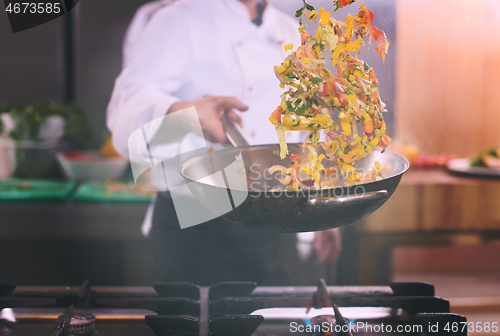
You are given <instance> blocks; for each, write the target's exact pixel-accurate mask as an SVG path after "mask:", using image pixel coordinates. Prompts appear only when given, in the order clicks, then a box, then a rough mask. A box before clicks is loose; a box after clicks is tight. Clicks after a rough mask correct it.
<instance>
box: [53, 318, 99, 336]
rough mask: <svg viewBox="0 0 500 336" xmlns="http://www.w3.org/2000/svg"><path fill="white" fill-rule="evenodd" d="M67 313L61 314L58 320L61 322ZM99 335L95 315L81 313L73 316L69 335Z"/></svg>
mask: <svg viewBox="0 0 500 336" xmlns="http://www.w3.org/2000/svg"><path fill="white" fill-rule="evenodd" d="M65 317H66V316H65V315H61V316H59V317H58V318H57V322H58V323H61V322H62V320H63V319H64V318H65ZM76 335H82V336H97V335H98V334H97V330H96V328H95V316H94V315H92V314H79V315H73V316H71V320H70V323H69V335H68V336H76Z"/></svg>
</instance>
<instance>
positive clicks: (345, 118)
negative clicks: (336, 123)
mask: <svg viewBox="0 0 500 336" xmlns="http://www.w3.org/2000/svg"><path fill="white" fill-rule="evenodd" d="M339 118H340V126H342V130H343V131H344V133H345V135H347V136H349V135H351V117H350V116H349V115H348V114H347V113H345V112H340V113H339Z"/></svg>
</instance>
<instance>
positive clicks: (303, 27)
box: [299, 25, 306, 34]
mask: <svg viewBox="0 0 500 336" xmlns="http://www.w3.org/2000/svg"><path fill="white" fill-rule="evenodd" d="M304 29H306V26H304V25H301V26H300V27H299V32H300V33H301V34H302V32H303V31H304Z"/></svg>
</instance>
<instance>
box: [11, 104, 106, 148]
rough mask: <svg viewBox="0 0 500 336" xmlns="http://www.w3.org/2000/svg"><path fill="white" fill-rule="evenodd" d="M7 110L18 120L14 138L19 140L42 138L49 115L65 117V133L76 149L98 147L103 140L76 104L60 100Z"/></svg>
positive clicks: (13, 107)
mask: <svg viewBox="0 0 500 336" xmlns="http://www.w3.org/2000/svg"><path fill="white" fill-rule="evenodd" d="M6 112H7V113H8V114H10V116H11V117H12V118H13V119H14V120H15V121H16V125H15V127H14V129H13V130H12V131H11V132H10V134H9V135H10V137H11V138H12V139H13V140H14V141H16V142H21V141H40V139H39V138H38V135H39V132H40V128H41V127H42V125H43V124H44V123H45V122H46V120H47V119H48V118H49V117H52V116H59V117H61V118H63V119H64V136H65V137H66V139H67V140H68V141H69V142H70V143H71V144H72V145H73V146H74V147H75V148H76V149H91V148H97V147H98V145H99V142H100V139H99V138H98V137H97V136H96V134H95V132H94V129H93V127H92V125H91V124H90V121H89V120H88V118H87V115H86V114H85V113H84V112H83V111H82V110H81V109H79V108H78V107H76V106H74V105H64V104H60V103H56V102H50V103H42V104H37V105H27V106H10V107H8V108H7V109H6Z"/></svg>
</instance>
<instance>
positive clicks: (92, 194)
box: [73, 183, 153, 203]
mask: <svg viewBox="0 0 500 336" xmlns="http://www.w3.org/2000/svg"><path fill="white" fill-rule="evenodd" d="M152 197H153V195H151V194H139V193H134V192H122V191H117V192H113V191H111V190H109V189H108V188H107V187H106V186H104V185H99V184H95V183H83V184H81V185H80V187H79V188H78V190H77V191H76V193H75V196H74V197H73V201H75V202H100V203H108V202H121V203H149V202H150V201H151V199H152Z"/></svg>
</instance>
